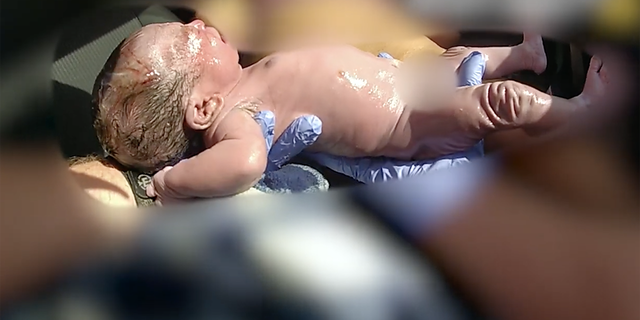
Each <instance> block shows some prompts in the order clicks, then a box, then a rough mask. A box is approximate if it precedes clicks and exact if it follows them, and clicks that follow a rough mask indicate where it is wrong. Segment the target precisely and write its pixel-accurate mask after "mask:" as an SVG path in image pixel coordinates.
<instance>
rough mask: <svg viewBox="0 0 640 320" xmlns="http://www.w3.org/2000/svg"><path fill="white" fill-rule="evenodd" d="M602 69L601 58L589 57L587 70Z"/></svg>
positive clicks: (595, 70) (596, 70)
mask: <svg viewBox="0 0 640 320" xmlns="http://www.w3.org/2000/svg"><path fill="white" fill-rule="evenodd" d="M600 69H602V60H600V59H599V58H598V57H596V56H593V57H591V61H590V62H589V71H590V72H599V71H600Z"/></svg>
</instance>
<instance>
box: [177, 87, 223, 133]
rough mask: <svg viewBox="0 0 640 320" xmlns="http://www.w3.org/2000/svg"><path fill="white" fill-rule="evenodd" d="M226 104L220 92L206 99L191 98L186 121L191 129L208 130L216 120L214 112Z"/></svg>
mask: <svg viewBox="0 0 640 320" xmlns="http://www.w3.org/2000/svg"><path fill="white" fill-rule="evenodd" d="M223 105H224V98H223V97H222V96H221V95H219V94H214V95H212V96H211V97H207V98H204V99H194V98H192V99H190V100H189V105H188V106H187V112H186V114H185V121H186V122H187V125H188V126H189V127H191V129H193V130H196V131H201V130H206V129H207V128H209V127H210V126H211V124H212V123H213V120H214V114H215V113H216V111H217V110H219V109H220V108H222V106H223Z"/></svg>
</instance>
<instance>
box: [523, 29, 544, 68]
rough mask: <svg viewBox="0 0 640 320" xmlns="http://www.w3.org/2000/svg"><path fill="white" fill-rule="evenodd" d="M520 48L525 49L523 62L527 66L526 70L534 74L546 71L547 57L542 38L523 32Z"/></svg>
mask: <svg viewBox="0 0 640 320" xmlns="http://www.w3.org/2000/svg"><path fill="white" fill-rule="evenodd" d="M522 46H523V48H525V51H524V52H525V57H524V61H525V62H527V63H528V64H529V65H528V69H530V70H532V71H533V72H535V73H536V74H541V73H543V72H544V71H545V70H546V69H547V55H546V54H545V53H544V44H543V43H542V37H541V36H540V35H539V34H533V33H526V32H525V33H524V41H523V42H522Z"/></svg>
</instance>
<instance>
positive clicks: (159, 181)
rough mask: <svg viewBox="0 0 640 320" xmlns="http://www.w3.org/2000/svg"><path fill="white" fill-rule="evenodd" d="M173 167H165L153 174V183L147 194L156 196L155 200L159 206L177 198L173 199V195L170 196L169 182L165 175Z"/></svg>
mask: <svg viewBox="0 0 640 320" xmlns="http://www.w3.org/2000/svg"><path fill="white" fill-rule="evenodd" d="M171 169H173V167H172V166H167V167H165V168H164V169H162V170H160V171H158V173H156V174H155V175H154V176H153V179H152V180H151V183H150V184H149V186H148V187H147V196H149V197H152V198H156V200H155V202H156V204H157V205H159V206H162V205H163V204H166V203H169V202H171V201H175V200H176V199H171V197H170V196H169V194H168V192H167V184H166V183H165V181H164V176H165V175H166V174H167V172H169V170H171Z"/></svg>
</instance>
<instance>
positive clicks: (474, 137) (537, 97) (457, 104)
mask: <svg viewBox="0 0 640 320" xmlns="http://www.w3.org/2000/svg"><path fill="white" fill-rule="evenodd" d="M601 66H602V64H601V62H600V61H599V60H597V59H593V60H592V62H591V66H590V68H589V71H588V74H587V81H586V84H585V88H584V90H583V92H582V93H581V94H580V95H579V96H577V97H575V98H572V99H563V98H559V97H554V96H550V95H548V94H546V93H543V92H540V91H538V90H536V89H534V88H532V87H530V86H527V85H524V84H522V83H518V82H515V81H500V82H493V83H488V84H482V85H478V86H473V87H462V88H458V89H457V90H456V92H455V94H454V96H453V97H452V98H451V99H450V100H449V102H447V103H445V104H443V105H441V106H440V107H434V106H431V107H429V108H427V107H425V108H424V109H420V110H416V109H413V110H412V112H411V114H410V115H409V119H408V127H407V128H403V129H404V131H403V132H408V133H409V134H410V135H411V137H410V138H409V139H410V141H411V142H412V143H409V144H408V145H409V146H412V147H413V148H410V150H411V151H413V152H414V158H432V157H437V156H441V155H446V154H450V153H454V152H458V151H463V150H466V149H467V148H469V147H471V146H473V145H474V144H476V143H477V142H478V141H480V140H481V139H483V138H484V137H485V136H487V135H488V134H490V133H493V132H496V131H502V130H510V129H523V130H524V131H525V132H526V133H527V134H529V135H542V134H546V133H549V132H552V131H554V129H557V128H559V127H561V126H562V125H564V124H566V123H568V122H569V121H570V120H571V119H573V118H574V117H575V116H576V112H577V111H580V110H584V109H586V108H588V107H590V106H591V105H593V104H594V103H595V102H596V101H597V100H598V99H601V98H602V97H603V96H604V91H605V87H606V85H607V81H608V80H607V78H606V77H607V76H606V72H604V69H603V70H602V71H600V69H601ZM418 145H419V147H418Z"/></svg>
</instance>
